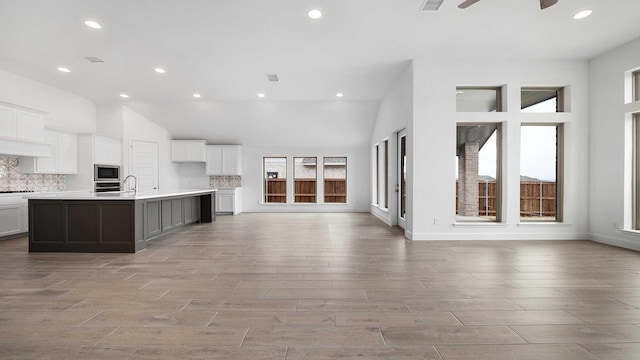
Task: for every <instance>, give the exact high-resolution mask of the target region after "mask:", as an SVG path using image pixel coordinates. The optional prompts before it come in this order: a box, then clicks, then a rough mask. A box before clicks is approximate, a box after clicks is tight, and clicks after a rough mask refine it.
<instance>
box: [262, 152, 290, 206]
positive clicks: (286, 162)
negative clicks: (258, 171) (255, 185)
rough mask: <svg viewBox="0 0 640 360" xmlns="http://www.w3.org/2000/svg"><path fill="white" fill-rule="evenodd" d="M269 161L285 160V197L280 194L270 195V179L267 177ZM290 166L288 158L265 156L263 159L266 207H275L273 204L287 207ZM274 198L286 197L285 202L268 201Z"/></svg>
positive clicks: (263, 201) (264, 202)
mask: <svg viewBox="0 0 640 360" xmlns="http://www.w3.org/2000/svg"><path fill="white" fill-rule="evenodd" d="M267 159H284V180H285V184H284V189H285V192H284V195H280V194H279V193H277V194H278V195H269V193H268V187H269V185H268V184H269V181H268V179H269V178H268V177H267V166H266V160H267ZM288 172H289V164H288V159H287V157H286V156H263V157H262V203H263V204H264V205H273V204H280V205H286V204H287V199H288V197H289V174H288ZM269 196H272V197H275V196H279V197H282V196H284V201H282V202H281V201H278V202H275V201H268V197H269Z"/></svg>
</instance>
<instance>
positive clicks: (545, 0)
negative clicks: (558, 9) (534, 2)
mask: <svg viewBox="0 0 640 360" xmlns="http://www.w3.org/2000/svg"><path fill="white" fill-rule="evenodd" d="M557 3H558V0H540V9H542V10H544V9H546V8H548V7H550V6H553V5H555V4H557Z"/></svg>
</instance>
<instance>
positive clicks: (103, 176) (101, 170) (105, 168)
mask: <svg viewBox="0 0 640 360" xmlns="http://www.w3.org/2000/svg"><path fill="white" fill-rule="evenodd" d="M93 181H120V166H117V165H98V164H95V165H93Z"/></svg>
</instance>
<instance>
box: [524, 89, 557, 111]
mask: <svg viewBox="0 0 640 360" xmlns="http://www.w3.org/2000/svg"><path fill="white" fill-rule="evenodd" d="M520 109H521V111H522V112H538V113H540V112H543V113H549V112H564V89H563V88H553V87H549V88H544V87H541V88H533V87H529V88H522V90H521V91H520Z"/></svg>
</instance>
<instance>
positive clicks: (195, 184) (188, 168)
mask: <svg viewBox="0 0 640 360" xmlns="http://www.w3.org/2000/svg"><path fill="white" fill-rule="evenodd" d="M178 171H179V173H180V188H181V189H204V188H208V187H209V175H206V168H205V164H204V163H180V164H179V165H178Z"/></svg>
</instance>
